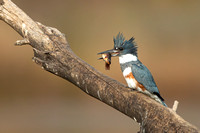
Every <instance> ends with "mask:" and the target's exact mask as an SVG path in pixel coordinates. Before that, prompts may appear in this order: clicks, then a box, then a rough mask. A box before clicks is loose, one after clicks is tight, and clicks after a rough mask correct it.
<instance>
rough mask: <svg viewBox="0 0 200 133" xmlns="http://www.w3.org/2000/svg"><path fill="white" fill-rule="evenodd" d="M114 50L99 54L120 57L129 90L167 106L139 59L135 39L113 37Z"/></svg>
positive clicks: (120, 36)
mask: <svg viewBox="0 0 200 133" xmlns="http://www.w3.org/2000/svg"><path fill="white" fill-rule="evenodd" d="M113 41H114V48H113V49H111V50H107V51H104V52H100V53H98V54H108V53H109V54H111V57H117V56H118V57H119V63H120V67H121V70H122V73H123V76H124V78H125V80H126V82H127V85H128V88H131V89H133V90H137V91H139V92H141V93H144V94H146V95H148V96H150V97H151V98H153V99H154V100H156V101H157V102H159V103H161V104H162V105H164V106H166V107H167V105H166V104H165V102H164V99H163V98H162V97H161V95H160V92H159V90H158V87H157V85H156V83H155V80H154V78H153V76H152V74H151V72H150V71H149V69H148V68H147V67H146V66H145V65H144V64H143V63H142V62H141V61H140V60H139V59H138V54H137V51H138V46H137V44H136V42H135V38H134V37H132V38H130V39H129V40H125V38H124V36H123V33H120V32H119V33H118V34H117V36H116V37H113Z"/></svg>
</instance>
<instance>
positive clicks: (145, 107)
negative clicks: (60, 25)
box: [0, 0, 199, 133]
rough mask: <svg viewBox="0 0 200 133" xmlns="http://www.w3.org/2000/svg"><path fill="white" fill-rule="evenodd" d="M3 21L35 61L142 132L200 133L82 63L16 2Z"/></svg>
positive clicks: (6, 5) (5, 6)
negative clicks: (30, 48)
mask: <svg viewBox="0 0 200 133" xmlns="http://www.w3.org/2000/svg"><path fill="white" fill-rule="evenodd" d="M0 19H1V20H3V21H4V22H6V23H7V24H8V25H10V26H11V27H12V28H13V29H14V30H15V31H17V32H18V33H19V34H20V35H21V36H22V37H23V38H24V39H23V40H19V41H17V42H16V45H24V44H29V45H30V46H32V47H33V51H34V57H33V61H35V62H36V63H37V64H39V65H41V66H42V68H43V69H45V70H46V71H49V72H51V73H53V74H55V75H56V76H59V77H62V78H64V79H66V80H68V81H70V82H71V83H73V84H74V85H76V86H77V87H78V88H80V89H81V90H82V91H84V92H85V93H87V94H88V95H90V96H92V97H94V98H96V99H98V100H100V101H102V102H103V103H105V104H107V105H109V106H111V107H113V108H114V109H116V110H119V111H120V112H122V113H123V114H125V115H127V116H129V117H130V118H132V119H133V120H136V121H137V122H138V123H139V124H140V126H141V127H142V128H141V131H140V132H181V133H183V132H184V133H196V132H199V130H198V129H197V128H196V127H195V126H193V125H191V124H190V123H188V122H187V121H185V120H184V119H183V118H181V117H180V116H179V115H177V114H176V112H174V111H173V110H172V109H170V108H166V107H164V106H162V105H161V104H159V103H157V102H155V101H154V100H152V99H151V98H149V97H148V96H145V95H143V94H141V93H138V92H136V91H131V90H129V89H127V88H126V87H125V86H124V85H122V84H121V83H119V82H118V81H116V80H114V79H111V78H109V77H107V76H105V75H103V74H102V73H100V72H99V71H97V70H96V69H94V68H93V67H91V66H90V65H89V64H87V63H86V62H84V61H83V60H81V59H80V58H79V57H78V56H76V55H75V54H74V53H73V51H72V50H71V48H70V46H69V44H68V42H67V40H66V38H65V36H64V34H62V33H61V32H60V31H58V30H57V29H55V28H52V27H48V26H44V25H42V24H41V23H38V22H35V21H33V20H32V19H31V18H30V17H29V16H27V15H26V14H25V13H24V12H23V11H22V10H21V9H20V8H18V7H17V6H16V5H15V4H14V3H13V2H12V1H10V0H4V1H3V2H2V3H1V5H0Z"/></svg>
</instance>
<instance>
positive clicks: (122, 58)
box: [119, 54, 137, 64]
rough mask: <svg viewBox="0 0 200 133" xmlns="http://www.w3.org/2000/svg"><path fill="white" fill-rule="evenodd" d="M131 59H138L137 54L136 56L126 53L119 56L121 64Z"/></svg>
mask: <svg viewBox="0 0 200 133" xmlns="http://www.w3.org/2000/svg"><path fill="white" fill-rule="evenodd" d="M131 61H137V56H135V55H133V54H125V55H121V56H119V63H120V64H124V63H127V62H131Z"/></svg>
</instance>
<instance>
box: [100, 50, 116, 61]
mask: <svg viewBox="0 0 200 133" xmlns="http://www.w3.org/2000/svg"><path fill="white" fill-rule="evenodd" d="M108 53H110V54H111V56H112V57H114V56H117V55H118V54H119V50H115V49H110V50H106V51H103V52H100V53H98V54H108ZM99 59H103V58H99Z"/></svg>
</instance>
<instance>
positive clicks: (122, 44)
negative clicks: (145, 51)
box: [98, 33, 137, 57]
mask: <svg viewBox="0 0 200 133" xmlns="http://www.w3.org/2000/svg"><path fill="white" fill-rule="evenodd" d="M113 41H114V48H113V49H111V50H107V51H104V52H101V53H98V54H106V53H110V54H111V56H112V57H114V56H122V55H126V54H133V55H135V56H137V45H136V42H135V41H134V38H133V37H132V38H131V39H129V40H125V38H124V36H123V34H122V33H118V35H117V36H116V37H114V38H113Z"/></svg>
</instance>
